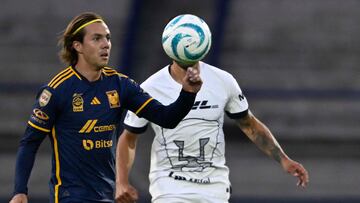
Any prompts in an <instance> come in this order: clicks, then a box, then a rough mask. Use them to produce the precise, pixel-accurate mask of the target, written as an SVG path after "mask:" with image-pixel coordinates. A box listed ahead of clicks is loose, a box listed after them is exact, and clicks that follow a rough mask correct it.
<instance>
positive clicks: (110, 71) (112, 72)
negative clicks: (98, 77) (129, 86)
mask: <svg viewBox="0 0 360 203" xmlns="http://www.w3.org/2000/svg"><path fill="white" fill-rule="evenodd" d="M102 71H103V73H104V74H105V75H106V76H112V75H119V76H120V77H124V78H127V77H128V76H127V75H124V74H122V73H119V72H117V71H116V70H114V69H112V68H109V67H104V68H103V69H102Z"/></svg>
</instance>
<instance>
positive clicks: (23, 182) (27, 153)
mask: <svg viewBox="0 0 360 203" xmlns="http://www.w3.org/2000/svg"><path fill="white" fill-rule="evenodd" d="M44 137H45V135H40V134H37V132H36V131H34V130H33V129H31V128H29V127H28V128H27V130H26V133H25V135H24V138H23V139H22V140H21V142H20V146H19V149H18V153H17V158H16V168H15V188H14V194H18V193H24V194H27V192H28V189H27V184H28V180H29V177H30V174H31V170H32V168H33V165H34V161H35V155H36V152H37V150H38V148H39V146H40V144H41V142H42V140H43V139H44Z"/></svg>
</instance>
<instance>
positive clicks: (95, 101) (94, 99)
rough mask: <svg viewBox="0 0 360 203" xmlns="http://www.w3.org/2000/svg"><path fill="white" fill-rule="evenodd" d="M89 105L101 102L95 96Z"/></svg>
mask: <svg viewBox="0 0 360 203" xmlns="http://www.w3.org/2000/svg"><path fill="white" fill-rule="evenodd" d="M90 104H91V105H98V104H101V102H100V100H99V99H98V98H97V97H94V98H93V99H92V100H91V103H90Z"/></svg>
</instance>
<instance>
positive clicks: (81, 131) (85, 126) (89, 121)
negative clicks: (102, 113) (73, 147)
mask: <svg viewBox="0 0 360 203" xmlns="http://www.w3.org/2000/svg"><path fill="white" fill-rule="evenodd" d="M92 121H93V120H88V121H87V122H86V123H85V125H84V127H83V128H81V130H80V131H79V133H84V132H85V130H86V129H87V128H88V127H89V125H90V124H91V122H92Z"/></svg>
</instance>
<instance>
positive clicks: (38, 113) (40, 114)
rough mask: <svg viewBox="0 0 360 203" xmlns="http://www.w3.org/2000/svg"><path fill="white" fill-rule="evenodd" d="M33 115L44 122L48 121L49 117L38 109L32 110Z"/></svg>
mask: <svg viewBox="0 0 360 203" xmlns="http://www.w3.org/2000/svg"><path fill="white" fill-rule="evenodd" d="M33 113H34V116H35V117H36V118H39V119H41V120H44V121H46V120H49V116H48V115H47V114H46V113H45V112H43V111H41V110H40V109H36V108H35V109H34V110H33Z"/></svg>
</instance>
